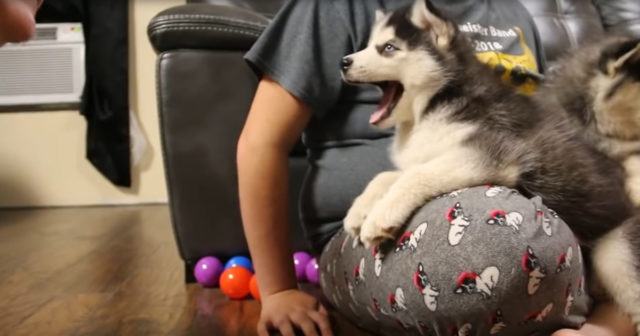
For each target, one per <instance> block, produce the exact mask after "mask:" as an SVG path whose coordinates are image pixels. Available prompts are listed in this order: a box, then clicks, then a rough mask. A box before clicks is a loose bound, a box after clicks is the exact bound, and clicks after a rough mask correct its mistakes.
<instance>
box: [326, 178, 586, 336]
mask: <svg viewBox="0 0 640 336" xmlns="http://www.w3.org/2000/svg"><path fill="white" fill-rule="evenodd" d="M403 230H404V231H403V233H401V235H400V236H399V238H398V239H397V240H396V241H392V242H388V243H385V244H383V245H381V246H379V247H377V248H373V249H369V250H368V249H365V248H364V247H363V245H362V244H360V243H359V241H358V240H357V239H353V238H351V237H349V236H348V235H347V234H346V233H345V232H344V231H340V232H339V233H338V234H336V235H335V236H334V237H333V238H332V239H331V240H330V241H329V243H328V244H327V245H326V246H325V248H324V250H323V253H322V255H321V259H320V270H321V276H320V284H321V286H322V289H323V292H324V294H325V296H326V297H327V299H328V300H329V301H330V302H331V303H332V304H333V305H334V306H335V307H336V309H338V310H339V311H340V312H341V313H342V314H344V315H345V316H346V317H348V318H349V319H350V320H351V321H353V322H354V323H356V324H357V325H359V326H361V327H362V328H364V329H365V330H368V331H370V332H372V333H374V334H378V335H446V336H450V335H514V336H526V335H548V334H550V333H551V332H553V331H555V330H557V329H560V328H566V327H569V328H576V327H579V326H580V325H581V324H582V323H584V321H585V315H586V314H587V312H588V310H589V306H590V299H589V297H588V295H587V293H586V292H585V278H584V273H583V272H584V271H583V259H582V254H581V250H580V247H579V245H578V243H577V240H576V238H575V237H574V235H573V234H572V233H571V231H570V229H569V228H568V226H567V225H566V224H565V223H564V222H563V221H562V220H561V219H560V218H558V216H557V215H556V214H555V213H554V212H553V210H551V209H548V208H546V207H545V206H544V205H543V204H542V203H541V200H540V198H538V197H535V198H532V199H528V198H526V197H523V196H522V195H520V194H519V193H518V192H517V191H515V190H512V189H508V188H504V187H491V186H481V187H474V188H469V189H465V190H460V191H456V192H453V193H450V194H447V195H443V196H441V197H438V198H436V199H434V200H432V201H430V202H429V203H427V204H426V205H425V206H423V207H422V208H421V209H419V210H418V211H417V212H416V213H415V214H414V216H413V217H412V219H411V220H410V222H409V223H408V225H407V227H406V228H403Z"/></svg>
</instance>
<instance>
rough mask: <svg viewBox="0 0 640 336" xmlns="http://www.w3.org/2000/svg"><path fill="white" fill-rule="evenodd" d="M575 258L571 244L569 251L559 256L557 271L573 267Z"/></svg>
mask: <svg viewBox="0 0 640 336" xmlns="http://www.w3.org/2000/svg"><path fill="white" fill-rule="evenodd" d="M572 259H573V247H571V246H569V248H567V251H566V252H564V253H562V254H561V255H560V256H558V266H557V267H556V273H560V272H562V271H564V270H566V269H569V268H570V267H571V260H572Z"/></svg>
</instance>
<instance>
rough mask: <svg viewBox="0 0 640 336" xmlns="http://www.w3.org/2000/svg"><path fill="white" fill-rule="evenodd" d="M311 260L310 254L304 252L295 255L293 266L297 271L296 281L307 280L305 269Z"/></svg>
mask: <svg viewBox="0 0 640 336" xmlns="http://www.w3.org/2000/svg"><path fill="white" fill-rule="evenodd" d="M311 258H312V257H311V255H310V254H309V253H307V252H303V251H299V252H296V253H294V254H293V265H294V267H295V269H296V279H298V281H305V280H306V279H307V277H306V275H305V269H306V267H307V264H308V263H309V261H310V260H311Z"/></svg>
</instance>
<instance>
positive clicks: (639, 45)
mask: <svg viewBox="0 0 640 336" xmlns="http://www.w3.org/2000/svg"><path fill="white" fill-rule="evenodd" d="M607 54H608V55H607ZM606 56H609V58H608V59H607V60H606V65H605V66H603V67H602V68H604V69H603V70H605V71H606V73H607V74H608V75H610V76H614V75H616V74H618V73H619V72H620V70H621V69H623V68H625V67H627V66H630V65H631V64H634V63H639V62H640V40H634V41H627V42H625V43H622V44H621V45H619V46H618V48H617V50H614V51H613V52H611V51H610V52H609V53H607V52H605V54H604V55H603V57H606ZM602 61H603V60H601V63H602ZM601 65H604V64H601Z"/></svg>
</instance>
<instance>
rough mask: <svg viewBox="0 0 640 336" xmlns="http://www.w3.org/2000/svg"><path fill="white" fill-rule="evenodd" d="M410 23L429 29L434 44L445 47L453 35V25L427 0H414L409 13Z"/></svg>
mask: <svg viewBox="0 0 640 336" xmlns="http://www.w3.org/2000/svg"><path fill="white" fill-rule="evenodd" d="M410 20H411V23H413V24H414V25H415V26H416V27H418V28H420V29H423V30H430V31H431V37H432V39H433V42H434V43H435V45H436V46H438V47H441V48H446V47H448V46H449V44H450V43H451V41H452V40H453V37H454V35H455V32H456V31H455V26H454V25H453V24H452V23H451V22H449V21H447V20H445V19H443V18H442V16H441V14H440V12H439V11H438V10H437V9H436V8H435V7H434V6H433V4H432V3H431V1H429V0H416V1H415V2H414V3H413V7H412V8H411V14H410Z"/></svg>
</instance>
